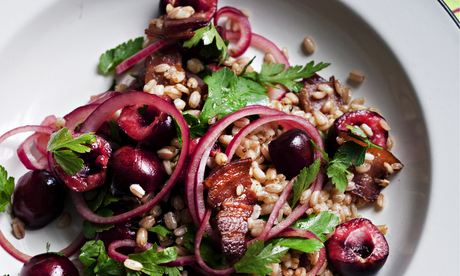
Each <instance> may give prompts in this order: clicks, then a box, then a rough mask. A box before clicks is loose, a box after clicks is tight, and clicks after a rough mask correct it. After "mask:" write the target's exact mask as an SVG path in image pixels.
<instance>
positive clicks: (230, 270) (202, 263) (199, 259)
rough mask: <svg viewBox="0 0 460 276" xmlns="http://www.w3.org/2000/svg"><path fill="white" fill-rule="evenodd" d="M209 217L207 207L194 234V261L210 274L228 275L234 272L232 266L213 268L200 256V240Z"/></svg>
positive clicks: (209, 213) (209, 211)
mask: <svg viewBox="0 0 460 276" xmlns="http://www.w3.org/2000/svg"><path fill="white" fill-rule="evenodd" d="M210 217H211V210H209V209H208V210H206V212H205V213H204V217H203V220H202V221H201V224H200V227H199V228H198V231H197V233H196V235H195V258H196V262H197V264H198V265H199V266H200V268H201V269H202V270H203V271H205V272H206V273H208V274H210V275H229V274H231V273H233V272H235V269H234V268H233V267H229V268H225V269H214V268H211V267H209V266H208V265H207V264H206V263H205V261H204V260H203V257H201V251H200V246H201V240H202V239H203V235H204V233H205V232H206V229H207V228H208V224H209V218H210Z"/></svg>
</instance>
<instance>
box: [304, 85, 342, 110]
mask: <svg viewBox="0 0 460 276" xmlns="http://www.w3.org/2000/svg"><path fill="white" fill-rule="evenodd" d="M336 82H337V81H336V80H335V78H334V77H331V78H330V79H329V81H325V80H324V79H323V78H321V77H319V76H314V77H311V78H309V79H307V80H306V83H305V86H304V88H303V89H302V90H301V91H300V92H299V105H300V107H301V108H302V109H303V110H304V111H305V112H312V111H314V110H321V108H322V107H323V105H324V104H325V103H326V102H327V101H328V100H330V101H332V102H333V103H334V105H335V106H339V105H341V104H343V100H342V97H340V95H339V94H338V93H337V91H336V89H335V84H336ZM319 85H328V86H329V87H331V88H332V89H333V92H332V93H327V94H326V95H325V96H324V97H323V98H321V99H315V98H314V97H313V93H314V92H317V91H320V89H319V88H318V86H319Z"/></svg>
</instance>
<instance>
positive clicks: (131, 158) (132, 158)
mask: <svg viewBox="0 0 460 276" xmlns="http://www.w3.org/2000/svg"><path fill="white" fill-rule="evenodd" d="M112 165H113V181H114V186H115V188H116V189H117V190H119V191H120V192H125V193H128V192H129V186H130V185H131V184H139V185H141V186H142V188H143V189H144V190H145V192H146V193H150V192H153V191H154V190H155V189H156V188H157V187H159V186H160V185H161V184H163V182H164V180H165V177H166V173H165V170H164V167H163V164H162V163H161V161H160V160H159V159H158V157H157V156H156V154H155V153H154V152H152V151H149V150H145V149H142V148H140V147H132V146H124V147H122V148H120V149H119V150H117V151H116V152H115V154H114V155H113V164H112Z"/></svg>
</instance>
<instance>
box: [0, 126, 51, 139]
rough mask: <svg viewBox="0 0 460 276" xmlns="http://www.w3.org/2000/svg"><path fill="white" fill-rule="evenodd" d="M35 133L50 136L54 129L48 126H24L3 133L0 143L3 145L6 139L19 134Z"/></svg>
mask: <svg viewBox="0 0 460 276" xmlns="http://www.w3.org/2000/svg"><path fill="white" fill-rule="evenodd" d="M31 131H33V132H36V133H44V134H52V133H53V131H54V128H52V127H50V126H42V125H26V126H21V127H17V128H13V129H12V130H10V131H7V132H5V133H4V134H3V135H2V136H0V143H3V141H5V140H6V139H8V138H10V137H11V136H14V135H16V134H19V133H23V132H31Z"/></svg>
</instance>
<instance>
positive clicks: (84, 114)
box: [64, 103, 99, 131]
mask: <svg viewBox="0 0 460 276" xmlns="http://www.w3.org/2000/svg"><path fill="white" fill-rule="evenodd" d="M98 106H99V104H97V103H92V104H87V105H83V106H80V107H77V108H76V109H74V110H73V111H72V112H70V113H69V114H67V115H65V116H64V119H65V126H66V127H67V128H68V129H70V130H71V131H73V130H75V128H76V127H77V126H78V125H79V124H81V123H83V122H84V121H85V120H86V118H88V116H89V115H90V114H91V113H93V111H94V110H96V108H97V107H98Z"/></svg>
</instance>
